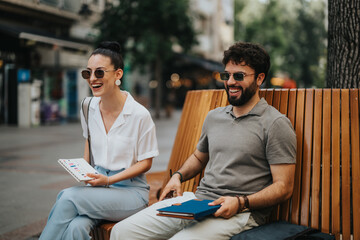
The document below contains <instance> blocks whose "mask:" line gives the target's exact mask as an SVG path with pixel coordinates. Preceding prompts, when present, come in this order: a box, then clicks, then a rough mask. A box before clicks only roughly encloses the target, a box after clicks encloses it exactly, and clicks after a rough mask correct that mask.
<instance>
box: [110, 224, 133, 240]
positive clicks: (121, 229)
mask: <svg viewBox="0 0 360 240" xmlns="http://www.w3.org/2000/svg"><path fill="white" fill-rule="evenodd" d="M130 230H131V228H130V227H128V226H127V224H126V221H124V220H123V221H120V222H118V223H117V224H115V226H114V227H113V228H112V230H111V235H110V240H116V239H126V236H130V235H131V234H130ZM128 231H129V232H128Z"/></svg>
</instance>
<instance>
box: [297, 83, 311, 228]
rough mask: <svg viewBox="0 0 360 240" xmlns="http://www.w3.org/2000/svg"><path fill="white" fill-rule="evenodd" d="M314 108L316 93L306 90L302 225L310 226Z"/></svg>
mask: <svg viewBox="0 0 360 240" xmlns="http://www.w3.org/2000/svg"><path fill="white" fill-rule="evenodd" d="M313 107H314V91H313V89H306V97H305V117H304V131H303V133H304V139H303V141H304V143H303V150H302V151H303V158H302V164H303V166H302V177H301V186H302V189H301V210H300V212H301V220H300V224H301V225H304V226H308V225H309V212H310V209H309V208H310V205H309V202H310V184H311V155H312V154H311V153H312V134H313Z"/></svg>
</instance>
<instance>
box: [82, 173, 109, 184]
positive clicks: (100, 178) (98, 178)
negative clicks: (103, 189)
mask: <svg viewBox="0 0 360 240" xmlns="http://www.w3.org/2000/svg"><path fill="white" fill-rule="evenodd" d="M86 175H87V176H88V177H91V178H93V179H91V180H89V181H86V182H85V183H86V184H87V183H88V184H90V185H91V186H93V187H95V186H106V185H107V184H108V183H109V182H108V181H109V179H108V177H107V176H105V175H102V174H94V173H88V174H86Z"/></svg>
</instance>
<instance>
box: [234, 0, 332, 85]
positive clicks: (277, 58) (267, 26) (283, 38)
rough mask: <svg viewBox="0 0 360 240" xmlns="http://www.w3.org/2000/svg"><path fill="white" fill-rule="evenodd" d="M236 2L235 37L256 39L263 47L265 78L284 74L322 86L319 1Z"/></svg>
mask: <svg viewBox="0 0 360 240" xmlns="http://www.w3.org/2000/svg"><path fill="white" fill-rule="evenodd" d="M239 2H240V3H239ZM241 2H242V3H245V7H244V5H243V4H241ZM236 3H237V4H238V6H240V7H239V9H240V12H238V13H236V14H237V16H236V19H235V26H239V27H238V28H236V29H235V36H236V37H237V39H236V40H242V41H249V42H257V43H260V44H261V45H263V46H264V47H265V48H266V49H267V51H268V52H269V54H270V57H271V60H272V61H271V70H270V74H269V78H271V77H272V76H274V75H279V74H284V75H288V76H289V77H290V78H292V79H295V80H296V82H297V84H298V85H300V86H305V87H311V86H313V85H315V86H318V87H323V86H324V82H325V64H324V62H325V60H326V47H325V41H326V31H325V25H324V21H325V13H324V10H323V9H324V3H323V2H322V1H316V0H312V1H308V0H301V1H296V2H291V4H290V3H289V1H287V0H282V1H280V0H267V1H261V2H260V1H259V2H258V3H257V4H256V3H255V2H251V4H255V6H251V5H250V6H248V7H247V6H246V5H247V4H249V2H248V1H246V0H236ZM235 6H237V5H235ZM248 8H249V9H248ZM254 9H256V11H254ZM246 11H247V12H246ZM249 14H250V15H249ZM238 16H240V17H241V18H238ZM237 22H240V23H239V25H236V24H237ZM266 83H267V84H268V85H267V86H269V85H270V84H269V81H267V82H266Z"/></svg>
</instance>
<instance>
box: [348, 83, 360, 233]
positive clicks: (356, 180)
mask: <svg viewBox="0 0 360 240" xmlns="http://www.w3.org/2000/svg"><path fill="white" fill-rule="evenodd" d="M359 100H360V98H359V90H358V89H351V90H350V109H351V111H350V118H351V156H352V190H353V192H352V195H353V202H352V203H353V208H352V210H353V232H354V233H353V234H354V239H360V227H359V226H360V188H359V186H360V152H359V151H360V150H359V149H360V139H359V121H360V119H359V105H360V104H359Z"/></svg>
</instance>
